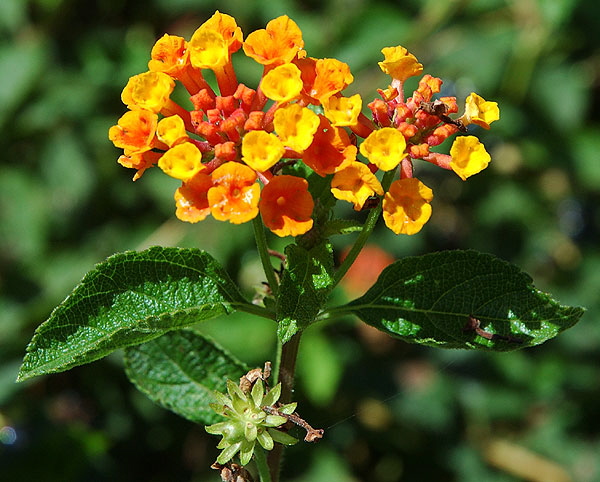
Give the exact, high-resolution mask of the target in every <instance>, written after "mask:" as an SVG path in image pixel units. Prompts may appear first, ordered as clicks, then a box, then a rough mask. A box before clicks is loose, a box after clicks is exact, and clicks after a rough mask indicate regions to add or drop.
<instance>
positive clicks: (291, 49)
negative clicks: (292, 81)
mask: <svg viewBox="0 0 600 482" xmlns="http://www.w3.org/2000/svg"><path fill="white" fill-rule="evenodd" d="M302 47H304V40H302V31H301V30H300V28H298V25H296V23H295V22H294V21H293V20H291V19H290V18H289V17H288V16H287V15H282V16H281V17H277V18H276V19H274V20H271V21H270V22H269V23H268V24H267V28H266V29H261V30H256V31H254V32H252V33H251V34H250V35H248V37H246V41H245V42H244V52H245V53H246V55H247V56H248V57H251V58H253V59H254V60H255V61H256V62H258V63H259V64H261V65H265V66H271V65H272V66H277V65H281V64H287V63H290V62H291V61H292V60H293V59H294V58H295V57H296V55H297V54H298V52H299V51H300V49H302Z"/></svg>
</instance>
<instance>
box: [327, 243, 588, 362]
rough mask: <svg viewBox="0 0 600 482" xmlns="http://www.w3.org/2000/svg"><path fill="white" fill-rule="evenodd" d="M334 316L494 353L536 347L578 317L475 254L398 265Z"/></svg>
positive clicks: (512, 270) (522, 277)
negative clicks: (348, 316) (351, 317)
mask: <svg viewBox="0 0 600 482" xmlns="http://www.w3.org/2000/svg"><path fill="white" fill-rule="evenodd" d="M336 311H341V312H344V311H350V312H352V313H354V314H356V315H357V316H358V317H359V318H361V319H362V320H363V321H365V322H366V323H368V324H370V325H372V326H374V327H376V328H378V329H379V330H381V331H383V332H385V333H388V334H389V335H392V336H395V337H398V338H401V339H402V340H404V341H407V342H411V343H419V344H422V345H431V346H438V347H443V348H481V349H490V350H498V351H505V350H514V349H517V348H524V347H527V346H533V345H538V344H540V343H543V342H544V341H546V340H548V339H550V338H553V337H555V336H556V335H557V334H558V333H560V332H561V331H563V330H566V329H567V328H569V327H571V326H573V325H574V324H575V323H576V322H577V321H578V320H579V318H580V317H581V315H582V314H583V312H584V310H583V308H576V307H569V306H561V305H560V304H558V302H556V301H555V300H553V299H552V298H551V297H550V296H549V295H547V294H545V293H543V292H541V291H539V290H537V289H536V288H535V287H534V286H533V285H532V280H531V278H530V277H529V276H528V275H527V274H525V273H523V272H521V271H520V270H519V268H517V267H516V266H514V265H511V264H509V263H507V262H505V261H502V260H500V259H498V258H496V257H494V256H492V255H489V254H482V253H478V252H476V251H444V252H440V253H433V254H428V255H425V256H421V257H411V258H405V259H402V260H400V261H397V262H396V263H394V264H392V265H390V266H388V267H387V268H386V269H384V270H383V272H382V273H381V275H380V276H379V279H378V280H377V282H376V283H375V284H374V285H373V286H372V287H371V288H370V289H369V291H367V293H365V294H364V295H363V296H361V297H360V298H358V299H356V300H354V301H352V302H350V303H348V304H347V305H345V306H343V307H341V308H339V309H337V310H335V309H334V310H331V313H332V314H333V313H335V312H336ZM470 317H473V319H474V320H479V326H478V327H477V326H474V323H469V319H470ZM475 328H478V331H479V334H478V331H477V330H476V329H475Z"/></svg>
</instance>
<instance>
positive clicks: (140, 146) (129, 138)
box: [108, 110, 158, 155]
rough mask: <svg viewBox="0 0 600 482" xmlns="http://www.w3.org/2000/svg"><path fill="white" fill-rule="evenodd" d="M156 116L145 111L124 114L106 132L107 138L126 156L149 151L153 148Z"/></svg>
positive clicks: (156, 122)
mask: <svg viewBox="0 0 600 482" xmlns="http://www.w3.org/2000/svg"><path fill="white" fill-rule="evenodd" d="M157 124H158V116H157V115H156V114H155V113H153V112H150V111H147V110H133V111H128V112H125V114H123V115H122V116H121V118H120V119H119V120H118V121H117V125H115V126H112V127H111V128H110V129H109V130H108V138H109V139H110V140H111V141H112V143H113V144H114V145H115V147H120V148H121V149H124V150H125V154H126V155H131V154H134V153H142V152H145V151H149V150H150V149H152V147H153V143H154V139H155V135H156V126H157Z"/></svg>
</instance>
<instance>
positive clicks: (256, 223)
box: [252, 215, 279, 296]
mask: <svg viewBox="0 0 600 482" xmlns="http://www.w3.org/2000/svg"><path fill="white" fill-rule="evenodd" d="M252 226H253V227H254V238H255V239H256V247H257V248H258V254H259V256H260V261H261V263H262V266H263V270H264V272H265V276H266V277H267V282H268V283H269V288H271V293H273V295H274V296H277V292H278V291H279V284H278V283H277V278H276V277H275V270H274V269H273V265H272V264H271V260H270V259H269V248H268V246H267V237H266V235H265V228H264V226H263V223H262V218H261V217H260V215H258V216H256V217H255V218H254V219H253V220H252Z"/></svg>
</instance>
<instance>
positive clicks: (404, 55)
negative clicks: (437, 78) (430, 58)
mask: <svg viewBox="0 0 600 482" xmlns="http://www.w3.org/2000/svg"><path fill="white" fill-rule="evenodd" d="M381 53H382V54H383V56H384V57H385V60H384V61H383V62H379V67H381V70H383V72H385V73H386V74H388V75H390V76H392V78H393V79H396V80H399V81H401V82H404V81H405V80H406V79H408V78H409V77H413V76H415V75H419V74H420V73H421V72H423V64H420V63H419V61H418V60H417V58H416V57H415V56H414V55H413V54H411V53H409V52H408V50H406V49H405V48H404V47H400V46H398V47H385V48H383V49H382V50H381Z"/></svg>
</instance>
